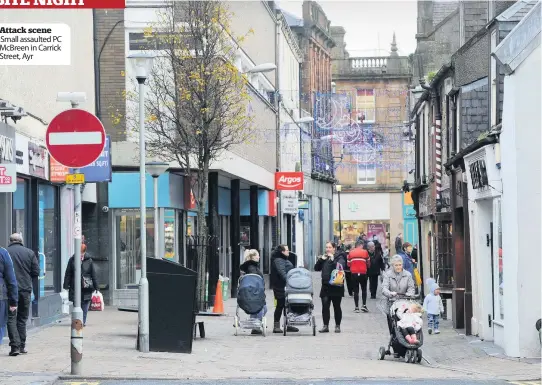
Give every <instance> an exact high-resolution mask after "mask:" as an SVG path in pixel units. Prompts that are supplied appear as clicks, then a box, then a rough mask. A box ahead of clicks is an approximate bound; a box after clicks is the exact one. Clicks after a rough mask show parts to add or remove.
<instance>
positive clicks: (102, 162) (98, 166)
mask: <svg viewBox="0 0 542 385" xmlns="http://www.w3.org/2000/svg"><path fill="white" fill-rule="evenodd" d="M71 172H72V173H73V170H71ZM80 172H81V173H83V174H85V183H99V182H111V139H110V137H109V136H107V137H106V138H105V146H104V148H103V151H102V153H101V155H100V156H99V157H98V159H96V160H95V161H94V162H92V163H91V164H89V165H88V166H86V167H83V168H81V169H80Z"/></svg>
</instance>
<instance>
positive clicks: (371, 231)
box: [367, 223, 386, 245]
mask: <svg viewBox="0 0 542 385" xmlns="http://www.w3.org/2000/svg"><path fill="white" fill-rule="evenodd" d="M375 237H376V239H377V240H378V242H380V244H381V245H385V244H386V224H385V223H369V224H368V225H367V239H368V240H370V241H371V240H373V239H374V238H375Z"/></svg>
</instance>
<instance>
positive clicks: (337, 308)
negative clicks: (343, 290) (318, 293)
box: [322, 297, 343, 326]
mask: <svg viewBox="0 0 542 385" xmlns="http://www.w3.org/2000/svg"><path fill="white" fill-rule="evenodd" d="M342 299H343V297H323V298H322V321H323V322H324V326H329V319H330V318H331V314H330V312H329V309H330V307H331V303H333V315H334V316H335V325H337V326H341V321H342V318H343V312H342V310H341V301H342Z"/></svg>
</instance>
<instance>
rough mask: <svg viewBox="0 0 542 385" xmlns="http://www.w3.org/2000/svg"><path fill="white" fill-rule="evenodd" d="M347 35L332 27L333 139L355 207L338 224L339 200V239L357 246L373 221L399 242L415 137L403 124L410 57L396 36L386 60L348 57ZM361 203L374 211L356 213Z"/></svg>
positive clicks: (338, 166) (345, 191)
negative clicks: (400, 48)
mask: <svg viewBox="0 0 542 385" xmlns="http://www.w3.org/2000/svg"><path fill="white" fill-rule="evenodd" d="M344 36H345V30H344V28H342V27H333V28H332V37H333V39H334V40H335V42H336V43H337V46H336V47H335V48H334V49H333V51H332V55H333V61H332V71H333V84H334V93H333V102H334V103H333V104H334V108H333V112H334V116H333V117H332V122H333V124H332V125H331V126H332V129H331V130H330V132H329V134H330V135H331V136H332V143H333V144H332V145H333V153H334V158H335V159H336V173H335V175H336V179H337V181H338V182H337V183H338V184H340V185H341V187H342V194H344V195H343V199H344V200H345V202H347V201H350V203H351V204H352V207H349V208H348V209H347V210H344V211H341V214H342V218H341V219H344V218H346V220H341V223H339V218H338V217H339V215H338V214H339V208H338V198H337V199H335V201H334V204H335V205H336V208H335V210H336V214H337V215H335V216H334V223H335V235H336V236H340V237H341V238H342V239H343V240H344V241H345V242H351V241H354V240H355V239H353V238H354V236H355V235H356V234H355V233H356V232H358V234H357V235H359V232H364V233H368V232H370V231H371V222H372V223H373V224H374V223H377V224H379V225H385V227H386V233H387V235H389V236H390V237H391V239H395V237H396V236H397V235H398V234H399V233H402V232H403V229H404V223H403V222H404V221H403V219H404V218H403V193H402V190H401V188H402V186H403V182H404V181H405V180H406V179H407V175H408V171H410V169H409V167H410V166H411V167H412V168H413V167H414V158H413V155H414V146H413V140H412V139H413V137H411V135H410V132H409V130H408V126H405V124H404V122H405V121H406V120H408V114H409V113H408V109H409V108H410V106H409V105H408V104H409V98H408V95H409V91H408V89H409V86H410V84H411V80H412V67H411V63H410V58H409V57H407V56H399V55H398V53H397V44H396V40H395V36H394V37H393V41H392V44H391V53H390V55H389V56H387V57H350V55H349V53H348V52H347V50H346V44H345V43H344ZM357 202H359V206H360V207H362V206H363V205H364V204H367V205H368V206H371V207H373V209H372V210H368V209H365V208H364V210H363V213H361V212H356V211H355V210H353V208H354V207H355V206H356V203H357ZM376 207H378V209H376ZM341 227H342V228H341ZM353 229H354V230H353Z"/></svg>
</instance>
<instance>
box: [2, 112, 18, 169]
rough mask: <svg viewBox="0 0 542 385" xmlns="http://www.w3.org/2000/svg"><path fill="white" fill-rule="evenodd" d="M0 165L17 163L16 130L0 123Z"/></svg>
mask: <svg viewBox="0 0 542 385" xmlns="http://www.w3.org/2000/svg"><path fill="white" fill-rule="evenodd" d="M0 163H15V129H14V128H13V127H11V126H10V125H8V124H6V123H2V122H0Z"/></svg>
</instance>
